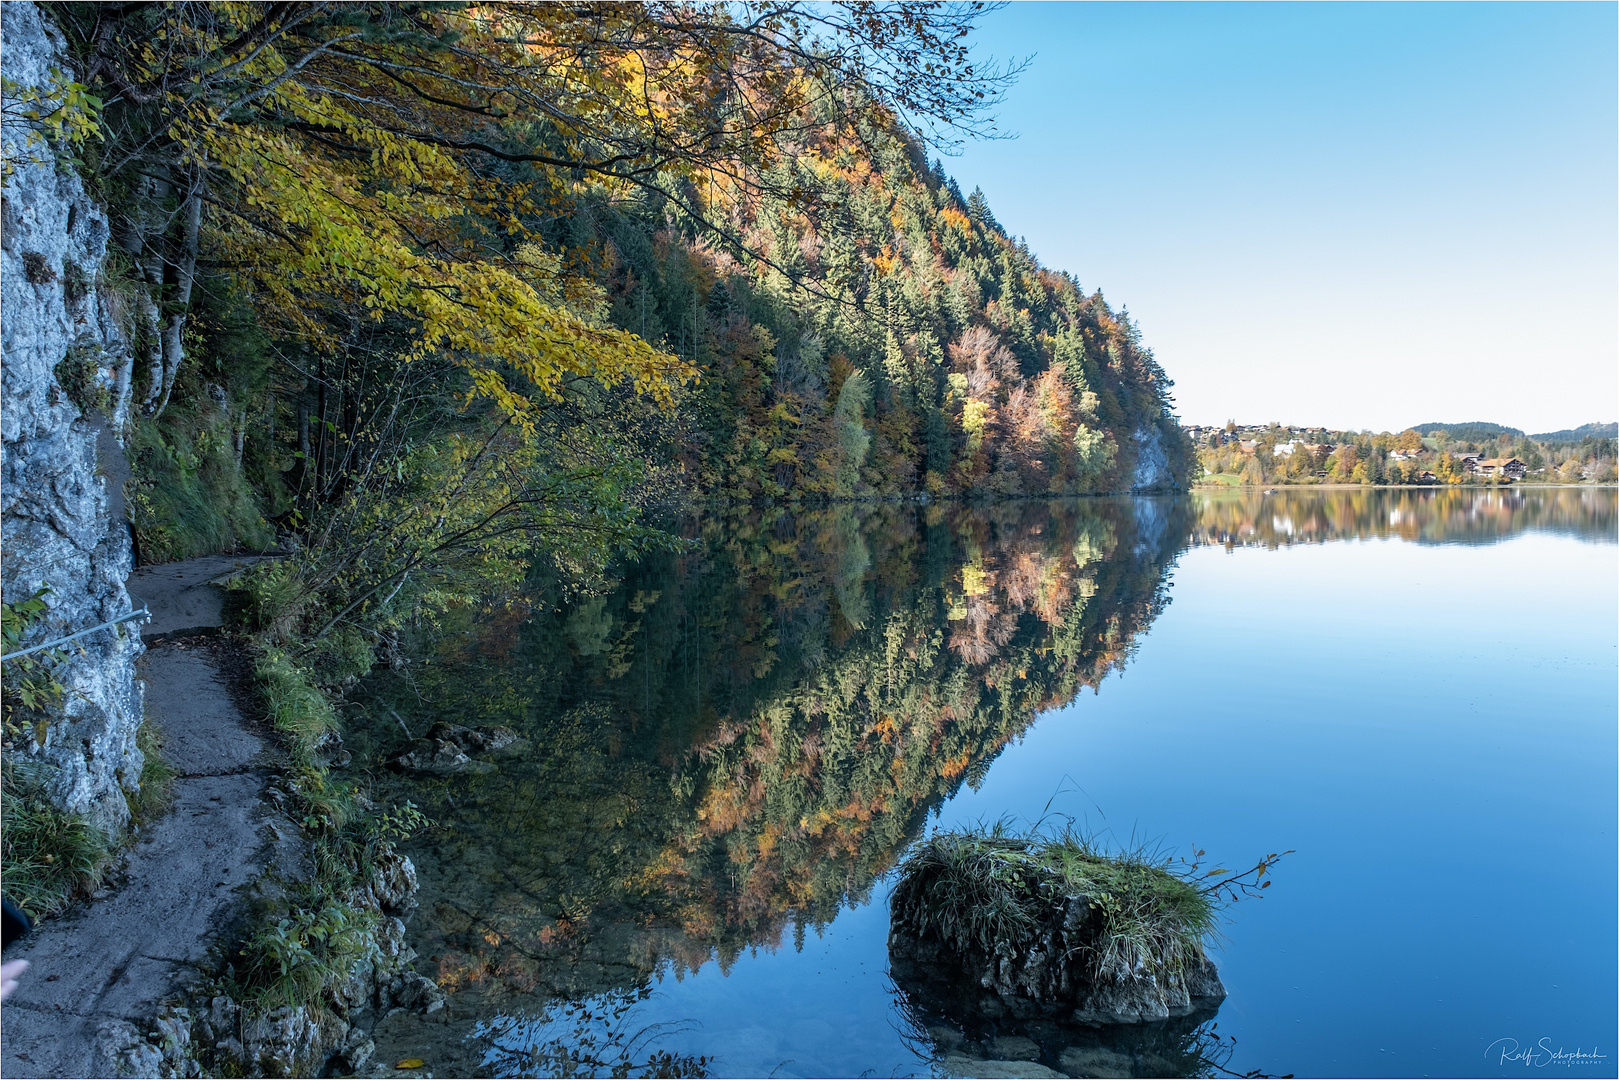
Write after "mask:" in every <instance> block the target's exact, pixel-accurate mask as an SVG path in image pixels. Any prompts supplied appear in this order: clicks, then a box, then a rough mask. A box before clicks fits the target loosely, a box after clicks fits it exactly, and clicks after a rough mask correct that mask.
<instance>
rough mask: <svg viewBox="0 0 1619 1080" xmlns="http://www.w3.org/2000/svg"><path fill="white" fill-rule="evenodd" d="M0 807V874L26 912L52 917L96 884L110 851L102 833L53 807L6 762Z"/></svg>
mask: <svg viewBox="0 0 1619 1080" xmlns="http://www.w3.org/2000/svg"><path fill="white" fill-rule="evenodd" d="M0 808H3V809H0V818H3V822H0V852H3V861H0V876H3V877H4V880H5V887H6V895H7V896H9V897H11V898H12V899H13V900H14V901H15V902H16V903H17V904H18V905H19V906H20V907H22V909H23V910H24V911H27V912H28V913H29V915H31V916H33V917H35V918H39V917H43V916H48V915H55V914H57V913H59V912H60V911H61V910H62V909H63V908H64V907H66V906H67V904H68V902H69V901H70V900H72V899H74V898H75V897H77V896H82V895H84V894H86V893H88V892H90V891H91V890H93V889H94V888H95V887H96V886H97V885H98V884H99V883H100V881H101V877H102V874H103V873H104V872H105V871H106V869H107V865H108V861H109V853H110V850H111V845H110V841H109V839H108V837H107V836H106V834H105V833H103V832H102V831H101V830H100V829H98V828H96V827H95V826H94V825H92V824H90V822H89V821H87V820H86V819H85V818H84V817H82V816H80V815H76V814H64V813H63V812H62V811H60V810H58V809H56V807H55V806H53V805H51V802H50V800H49V799H48V798H47V797H46V795H45V793H44V791H43V790H42V789H41V788H40V786H39V784H38V783H37V782H36V781H35V780H34V779H33V778H32V777H31V776H30V775H29V773H28V771H27V770H26V768H24V767H19V766H18V764H17V763H15V762H13V761H10V760H8V761H6V762H5V763H4V765H3V766H0Z"/></svg>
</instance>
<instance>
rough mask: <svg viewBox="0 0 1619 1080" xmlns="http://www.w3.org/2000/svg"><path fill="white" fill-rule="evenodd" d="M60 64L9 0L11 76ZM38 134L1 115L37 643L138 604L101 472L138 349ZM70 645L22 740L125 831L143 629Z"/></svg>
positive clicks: (5, 361) (78, 201)
mask: <svg viewBox="0 0 1619 1080" xmlns="http://www.w3.org/2000/svg"><path fill="white" fill-rule="evenodd" d="M52 67H56V68H58V69H60V70H62V71H69V70H71V68H70V65H69V63H68V61H67V57H66V53H65V50H64V48H63V42H62V40H61V37H60V35H59V34H58V33H57V32H56V30H55V28H54V27H53V26H52V25H51V24H50V23H49V21H48V19H47V18H46V17H45V16H44V15H43V14H42V13H41V11H40V10H39V8H37V7H36V6H35V5H34V4H33V3H30V2H25V0H15V2H10V3H6V4H4V5H3V7H0V68H3V70H4V74H5V77H6V78H7V79H8V80H14V81H15V82H16V83H17V84H20V85H21V86H23V87H38V86H42V85H44V84H45V83H46V81H47V79H48V78H49V74H48V73H49V70H50V69H51V68H52ZM28 136H29V130H28V128H27V126H26V125H25V124H23V123H7V124H5V125H3V126H0V141H3V144H4V152H5V157H6V160H7V162H8V163H9V164H10V166H11V169H12V171H11V175H10V176H9V178H8V179H7V180H6V182H5V184H4V188H3V191H0V198H3V204H0V587H3V589H4V593H5V598H6V600H7V601H8V602H9V601H16V600H20V599H25V598H26V597H27V596H29V595H30V594H32V593H33V591H34V590H35V589H37V588H39V587H40V586H41V585H42V584H45V583H49V586H50V589H51V594H50V595H49V596H48V597H47V601H48V603H49V604H50V611H49V612H48V614H47V616H46V618H45V619H44V621H43V625H42V626H36V628H35V632H34V633H33V634H32V635H31V636H30V639H29V642H30V643H31V642H36V641H43V640H46V639H47V638H54V637H57V636H61V635H65V634H70V633H73V632H75V631H77V630H81V629H84V628H86V627H89V626H93V625H95V624H97V623H100V622H104V621H107V620H110V619H114V618H117V617H118V616H120V615H123V614H125V613H127V612H129V611H130V610H132V608H133V607H137V606H139V605H136V604H132V603H131V600H130V596H129V593H128V592H127V591H126V590H125V587H124V581H125V579H126V578H127V577H128V576H129V572H130V569H131V566H132V553H131V544H130V537H129V530H128V527H127V525H126V524H125V523H124V521H123V520H122V514H121V512H120V513H117V514H114V513H109V492H108V486H109V485H108V483H107V480H106V474H107V473H111V474H112V475H114V476H122V475H124V472H125V470H124V462H123V460H122V451H121V450H120V449H119V441H120V439H119V437H120V429H121V427H122V424H123V421H124V420H125V417H126V414H127V409H128V374H127V373H128V371H129V359H130V349H129V345H128V339H129V334H128V333H126V332H125V330H124V327H123V325H122V322H123V320H122V319H121V317H120V312H119V305H118V303H117V297H116V296H115V295H110V294H109V295H103V293H104V292H105V291H106V290H100V289H98V288H97V273H98V271H99V270H100V268H101V264H102V259H103V256H105V254H106V250H107V240H108V223H107V216H106V214H105V213H104V212H103V211H102V209H101V207H99V206H98V205H97V204H96V203H95V202H94V200H92V199H91V198H90V197H89V196H88V195H87V194H86V193H85V190H84V186H83V184H82V183H81V182H80V180H79V177H78V175H77V174H76V173H75V172H73V170H72V169H71V168H70V167H68V166H66V165H59V164H58V163H57V162H56V161H55V160H54V159H53V158H52V155H51V152H50V150H49V148H47V147H45V146H43V145H41V144H40V143H39V142H38V141H37V140H36V141H33V142H31V141H30V140H29V138H28ZM70 353H71V354H72V360H71V363H72V364H74V365H76V366H78V368H79V370H80V371H81V372H83V373H85V378H87V379H88V381H89V384H90V385H91V387H92V388H93V387H94V386H95V385H97V384H99V385H100V386H101V387H103V388H104V389H105V390H106V394H105V398H106V411H107V412H108V413H109V414H110V417H109V418H105V419H104V418H102V417H100V416H97V415H88V416H87V415H84V414H83V413H82V412H81V410H80V409H79V407H78V406H76V405H75V404H74V403H73V402H72V401H70V400H69V398H68V395H67V393H66V391H65V390H64V387H63V385H62V383H61V381H60V380H59V379H58V376H57V367H58V365H60V364H62V363H63V361H64V360H66V359H69V355H70ZM98 443H99V447H100V449H99V450H98ZM115 494H116V495H117V499H116V502H117V505H118V507H119V509H120V511H121V508H122V501H123V500H122V497H121V492H115ZM70 649H71V650H72V651H71V655H70V657H69V659H68V660H67V661H66V663H65V664H64V665H63V667H62V670H61V672H59V678H60V679H61V681H62V682H63V683H64V684H66V686H67V687H68V692H67V694H66V696H65V700H64V703H63V704H64V712H65V714H66V715H65V718H64V719H63V720H62V721H61V722H59V723H54V724H51V725H50V726H49V728H48V730H47V731H46V732H45V737H44V742H43V743H40V742H38V741H36V740H35V739H33V738H27V739H24V740H21V742H22V745H20V746H18V747H17V748H16V751H17V752H18V753H19V755H20V757H21V758H22V759H23V763H24V765H25V767H30V768H31V771H33V772H35V773H36V774H37V775H38V777H39V779H40V781H41V782H42V783H43V784H44V785H45V788H46V790H47V791H48V792H49V793H50V795H51V797H52V799H53V800H54V801H55V802H56V803H57V805H59V806H60V807H61V808H62V809H64V810H67V811H71V812H76V813H84V814H88V815H90V817H91V818H92V819H93V820H95V821H96V822H97V823H98V824H100V825H102V826H103V827H105V828H111V829H118V828H122V827H123V826H124V825H125V824H127V822H128V817H129V811H128V806H127V804H126V802H125V799H124V794H123V793H124V791H125V790H132V789H133V788H134V786H135V784H136V783H137V781H138V779H139V777H140V772H141V765H142V757H141V754H140V752H139V751H138V750H137V749H136V748H135V729H136V727H137V726H138V725H139V724H140V721H141V689H140V684H139V683H137V682H136V679H135V660H136V658H137V657H138V656H139V655H140V653H141V643H140V637H139V631H138V627H137V626H136V625H135V624H125V625H124V626H122V627H120V628H119V629H116V630H102V631H98V632H97V633H95V634H93V635H91V636H89V637H87V638H82V639H80V640H79V641H78V642H76V643H75V645H74V646H70ZM8 666H9V665H8ZM6 674H8V675H9V674H10V672H7V673H6Z"/></svg>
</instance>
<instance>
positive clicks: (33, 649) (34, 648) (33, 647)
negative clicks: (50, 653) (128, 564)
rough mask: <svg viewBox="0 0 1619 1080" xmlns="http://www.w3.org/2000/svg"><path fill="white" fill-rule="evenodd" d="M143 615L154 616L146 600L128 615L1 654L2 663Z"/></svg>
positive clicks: (133, 597) (134, 597)
mask: <svg viewBox="0 0 1619 1080" xmlns="http://www.w3.org/2000/svg"><path fill="white" fill-rule="evenodd" d="M129 598H130V599H131V600H140V597H138V596H136V595H135V594H134V593H130V594H129ZM142 616H144V617H146V618H148V619H150V618H151V617H152V612H151V609H149V608H148V607H147V606H146V603H145V601H142V602H141V606H140V607H139V608H137V609H136V610H134V611H131V612H130V613H129V614H127V615H120V616H118V618H116V619H111V620H109V621H107V622H104V623H97V624H96V625H94V626H92V627H90V628H88V629H85V630H80V631H79V632H78V633H76V634H69V635H67V637H59V638H56V639H55V640H53V641H46V642H42V643H40V644H38V645H30V646H29V647H28V648H26V649H18V650H17V651H16V652H14V653H6V655H4V656H0V663H4V662H5V661H7V660H15V659H17V657H19V656H27V655H28V654H29V653H37V652H41V651H43V650H45V649H54V648H56V647H57V646H58V645H66V644H67V643H68V642H70V641H77V640H78V639H79V638H82V637H84V635H86V634H93V633H95V632H96V631H97V630H105V629H107V628H108V627H111V626H117V625H119V624H120V623H126V622H128V621H129V620H131V619H138V618H141V617H142Z"/></svg>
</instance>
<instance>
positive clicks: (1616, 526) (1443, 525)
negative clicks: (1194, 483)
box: [1191, 487, 1619, 548]
mask: <svg viewBox="0 0 1619 1080" xmlns="http://www.w3.org/2000/svg"><path fill="white" fill-rule="evenodd" d="M1193 500H1194V502H1195V504H1196V519H1197V525H1196V528H1195V529H1194V530H1193V533H1192V540H1191V542H1192V544H1193V545H1194V546H1197V545H1218V546H1221V547H1226V548H1237V547H1268V548H1275V547H1282V546H1285V545H1288V544H1315V543H1321V542H1323V541H1327V540H1349V539H1370V538H1377V539H1401V540H1414V541H1416V542H1418V543H1431V544H1489V543H1494V542H1496V541H1498V540H1504V539H1506V538H1508V537H1510V536H1514V535H1516V534H1518V533H1521V532H1527V531H1540V532H1553V533H1562V534H1565V535H1570V536H1577V537H1579V538H1580V539H1582V540H1588V541H1598V542H1602V541H1607V542H1613V541H1615V540H1616V539H1619V492H1616V491H1615V490H1614V489H1613V488H1590V487H1578V488H1532V487H1530V488H1498V489H1478V488H1422V489H1411V488H1370V487H1368V488H1359V489H1353V490H1345V489H1328V490H1323V491H1311V490H1285V491H1276V492H1274V493H1271V494H1261V493H1259V492H1257V491H1246V492H1231V493H1220V494H1203V493H1199V494H1197V495H1195V496H1194V497H1193Z"/></svg>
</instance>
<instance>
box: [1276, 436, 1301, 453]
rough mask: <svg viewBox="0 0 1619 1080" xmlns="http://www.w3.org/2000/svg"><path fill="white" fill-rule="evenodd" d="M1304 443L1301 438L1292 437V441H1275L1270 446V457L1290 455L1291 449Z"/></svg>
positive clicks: (1295, 448) (1293, 449)
mask: <svg viewBox="0 0 1619 1080" xmlns="http://www.w3.org/2000/svg"><path fill="white" fill-rule="evenodd" d="M1303 445H1304V440H1303V439H1294V440H1293V441H1292V442H1285V443H1277V444H1276V445H1275V446H1273V447H1271V448H1270V456H1271V457H1292V456H1293V451H1295V450H1297V449H1298V448H1299V447H1301V446H1303Z"/></svg>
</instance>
